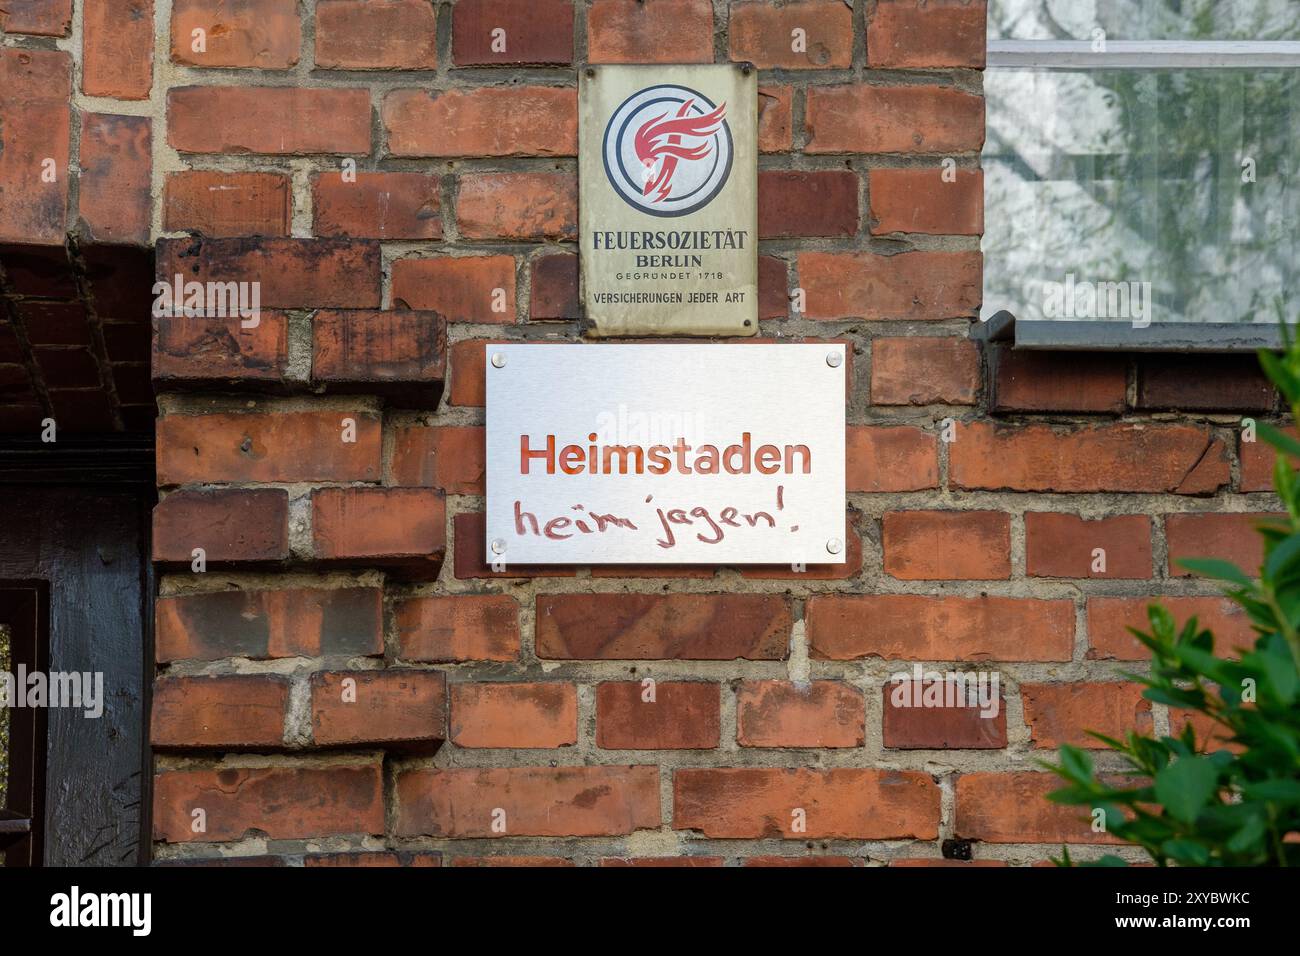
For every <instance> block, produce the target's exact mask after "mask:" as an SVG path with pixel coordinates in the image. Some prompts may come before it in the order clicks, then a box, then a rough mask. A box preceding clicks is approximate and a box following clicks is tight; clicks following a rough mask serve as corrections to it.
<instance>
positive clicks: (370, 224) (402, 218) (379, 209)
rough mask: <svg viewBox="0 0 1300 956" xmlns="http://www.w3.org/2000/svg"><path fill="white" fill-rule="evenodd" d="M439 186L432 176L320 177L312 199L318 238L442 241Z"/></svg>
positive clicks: (334, 174) (315, 180) (316, 178)
mask: <svg viewBox="0 0 1300 956" xmlns="http://www.w3.org/2000/svg"><path fill="white" fill-rule="evenodd" d="M439 190H440V180H439V178H438V177H437V176H434V175H431V174H429V173H356V174H355V178H351V177H350V178H348V179H345V178H344V177H343V174H342V173H338V172H328V173H317V174H316V175H315V176H314V177H312V184H311V196H312V209H313V210H314V215H315V217H316V220H315V232H316V235H318V236H349V237H353V238H358V239H440V238H442V199H441V196H440V195H439Z"/></svg>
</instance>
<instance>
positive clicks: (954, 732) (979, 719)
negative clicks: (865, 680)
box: [881, 672, 1007, 750]
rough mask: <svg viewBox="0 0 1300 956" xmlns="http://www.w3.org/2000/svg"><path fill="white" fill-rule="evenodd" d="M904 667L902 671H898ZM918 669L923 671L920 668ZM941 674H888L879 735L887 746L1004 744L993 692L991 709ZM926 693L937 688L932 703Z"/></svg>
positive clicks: (1000, 708) (1001, 704) (1002, 712)
mask: <svg viewBox="0 0 1300 956" xmlns="http://www.w3.org/2000/svg"><path fill="white" fill-rule="evenodd" d="M904 673H906V672H904ZM923 673H924V672H923ZM940 676H941V675H939V674H935V675H933V676H931V675H928V674H927V675H926V676H925V677H924V678H923V680H921V681H917V680H914V679H912V678H911V677H906V678H904V679H899V680H895V679H894V678H893V677H891V678H890V680H889V682H888V683H886V684H885V686H884V688H883V689H882V693H881V697H882V707H883V713H882V719H883V724H882V739H883V741H884V744H885V746H886V747H888V748H890V749H892V750H1000V749H1002V748H1003V747H1005V746H1006V745H1007V708H1006V702H1005V701H1004V700H1003V699H1002V696H1001V694H999V695H998V699H997V701H996V704H995V706H996V712H995V713H993V714H988V713H986V710H985V708H983V707H980V706H978V705H977V704H971V703H970V700H971V697H970V693H971V690H970V688H969V687H967V688H965V689H964V690H965V697H962V696H961V691H960V690H959V688H958V687H957V685H956V684H954V683H951V682H948V681H946V679H945V680H943V681H940V680H936V678H937V677H940ZM927 694H942V695H944V696H942V697H940V698H938V701H939V702H938V704H937V705H936V704H932V703H930V702H929V701H927V697H926V695H927Z"/></svg>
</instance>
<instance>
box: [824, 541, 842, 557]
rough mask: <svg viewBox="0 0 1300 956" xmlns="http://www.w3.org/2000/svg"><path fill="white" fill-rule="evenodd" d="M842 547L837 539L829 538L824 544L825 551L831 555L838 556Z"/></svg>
mask: <svg viewBox="0 0 1300 956" xmlns="http://www.w3.org/2000/svg"><path fill="white" fill-rule="evenodd" d="M843 547H844V542H843V541H841V540H840V539H839V538H831V539H830V540H829V541H827V542H826V550H827V551H829V552H830V553H831V554H839V553H840V551H841V549H843Z"/></svg>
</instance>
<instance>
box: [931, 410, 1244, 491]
mask: <svg viewBox="0 0 1300 956" xmlns="http://www.w3.org/2000/svg"><path fill="white" fill-rule="evenodd" d="M948 456H949V476H948V480H949V483H950V484H951V486H952V487H954V488H963V489H967V490H971V489H988V490H998V489H1010V490H1012V491H1055V492H1076V493H1082V492H1125V491H1152V492H1173V493H1176V494H1209V493H1212V492H1214V491H1216V490H1217V489H1218V488H1220V487H1221V486H1223V485H1226V484H1227V483H1228V477H1229V475H1228V450H1227V448H1226V447H1225V446H1224V444H1223V442H1222V441H1220V440H1219V439H1217V438H1215V437H1214V436H1213V434H1212V433H1211V432H1210V430H1209V429H1208V428H1204V427H1197V426H1195V425H1158V424H1150V423H1148V424H1127V423H1126V424H1115V425H1095V426H1084V427H1080V428H1071V429H1066V428H1056V427H1053V426H1049V425H1026V426H1023V427H1012V426H1002V425H1000V424H999V425H995V424H992V423H990V422H969V423H965V424H958V425H957V428H956V431H955V438H954V440H953V442H952V445H951V446H950V448H949V452H948Z"/></svg>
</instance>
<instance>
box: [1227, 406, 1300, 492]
mask: <svg viewBox="0 0 1300 956" xmlns="http://www.w3.org/2000/svg"><path fill="white" fill-rule="evenodd" d="M1273 427H1274V428H1278V429H1279V430H1280V431H1282V432H1285V433H1286V434H1287V435H1290V436H1291V437H1292V438H1298V437H1300V434H1297V432H1296V429H1295V428H1294V427H1290V428H1281V427H1280V425H1279V424H1278V423H1273ZM1237 448H1238V452H1239V454H1240V456H1241V490H1242V491H1272V490H1273V463H1274V462H1276V461H1277V456H1278V450H1277V449H1276V448H1274V447H1273V446H1272V445H1270V444H1269V443H1268V442H1266V441H1264V439H1262V438H1260V437H1259V436H1258V435H1256V436H1255V440H1254V441H1246V436H1245V435H1244V434H1243V435H1242V436H1241V439H1240V440H1239V441H1238V443H1237ZM1290 461H1291V467H1292V468H1296V467H1300V462H1297V461H1296V459H1295V458H1294V457H1290Z"/></svg>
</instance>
